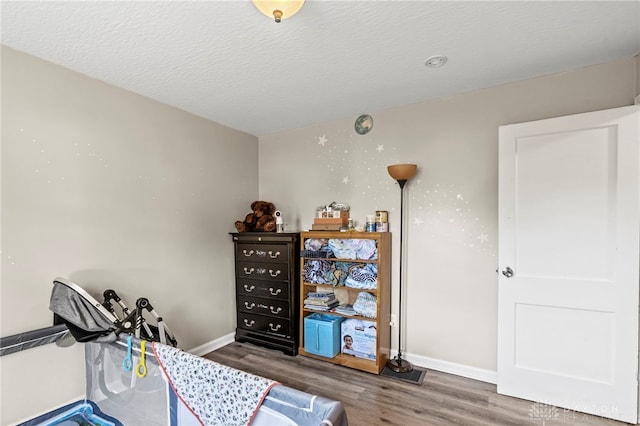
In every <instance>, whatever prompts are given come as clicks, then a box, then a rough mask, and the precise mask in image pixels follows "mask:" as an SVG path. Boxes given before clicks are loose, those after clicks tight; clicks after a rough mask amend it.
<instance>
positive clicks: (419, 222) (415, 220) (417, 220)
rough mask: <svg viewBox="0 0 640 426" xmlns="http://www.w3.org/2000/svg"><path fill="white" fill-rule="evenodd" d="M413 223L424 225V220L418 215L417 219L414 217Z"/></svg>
mask: <svg viewBox="0 0 640 426" xmlns="http://www.w3.org/2000/svg"><path fill="white" fill-rule="evenodd" d="M413 223H414V225H418V226H420V225H422V223H423V221H422V219H420V218H419V217H416V218H415V219H413Z"/></svg>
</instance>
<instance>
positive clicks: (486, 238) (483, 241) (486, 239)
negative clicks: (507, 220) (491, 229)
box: [478, 233, 489, 243]
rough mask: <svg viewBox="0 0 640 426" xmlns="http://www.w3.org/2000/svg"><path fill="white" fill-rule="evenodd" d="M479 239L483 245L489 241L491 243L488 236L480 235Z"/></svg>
mask: <svg viewBox="0 0 640 426" xmlns="http://www.w3.org/2000/svg"><path fill="white" fill-rule="evenodd" d="M478 239H479V240H480V242H481V243H486V242H487V241H489V236H488V235H487V234H484V233H482V234H480V235H478Z"/></svg>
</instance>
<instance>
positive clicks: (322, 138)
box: [318, 135, 327, 146]
mask: <svg viewBox="0 0 640 426" xmlns="http://www.w3.org/2000/svg"><path fill="white" fill-rule="evenodd" d="M325 143H327V136H326V135H322V136H320V137H319V138H318V145H322V146H324V144H325Z"/></svg>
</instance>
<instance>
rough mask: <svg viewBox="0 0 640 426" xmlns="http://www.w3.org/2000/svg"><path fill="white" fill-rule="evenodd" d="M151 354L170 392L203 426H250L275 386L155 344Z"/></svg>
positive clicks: (204, 359) (200, 358)
mask: <svg viewBox="0 0 640 426" xmlns="http://www.w3.org/2000/svg"><path fill="white" fill-rule="evenodd" d="M153 352H154V353H155V356H156V360H157V361H158V364H159V365H160V367H161V369H162V371H163V373H164V375H165V377H166V379H167V381H168V382H169V384H170V385H171V387H172V389H173V391H174V392H175V393H176V395H177V396H178V398H179V399H180V400H181V401H182V402H183V403H184V404H186V405H187V407H188V408H189V410H191V412H192V413H193V414H194V416H196V417H197V418H198V419H199V420H200V422H201V423H202V424H203V425H225V426H226V425H228V426H236V425H237V426H240V425H242V426H244V425H248V424H250V423H251V421H252V420H253V418H254V416H255V415H256V413H257V411H258V409H259V408H260V404H262V401H263V399H264V398H265V396H266V395H267V393H268V392H269V390H270V389H271V388H272V387H273V386H274V385H276V384H278V383H277V382H275V381H273V380H269V379H265V378H264V377H259V376H255V375H253V374H250V373H246V372H244V371H241V370H236V369H234V368H231V367H227V366H224V365H222V364H218V363H217V362H214V361H211V360H208V359H206V358H202V357H199V356H195V355H192V354H190V353H188V352H184V351H182V350H180V349H177V348H174V347H172V346H167V345H163V344H160V343H158V342H154V343H153Z"/></svg>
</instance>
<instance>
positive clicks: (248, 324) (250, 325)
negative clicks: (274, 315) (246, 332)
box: [244, 318, 256, 327]
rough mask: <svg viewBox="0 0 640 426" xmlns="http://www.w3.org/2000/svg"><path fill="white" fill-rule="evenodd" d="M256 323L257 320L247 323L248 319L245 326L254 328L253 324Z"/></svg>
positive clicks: (245, 320)
mask: <svg viewBox="0 0 640 426" xmlns="http://www.w3.org/2000/svg"><path fill="white" fill-rule="evenodd" d="M255 323H256V320H251V321H247V319H246V318H245V319H244V325H246V326H247V327H253V324H255Z"/></svg>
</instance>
